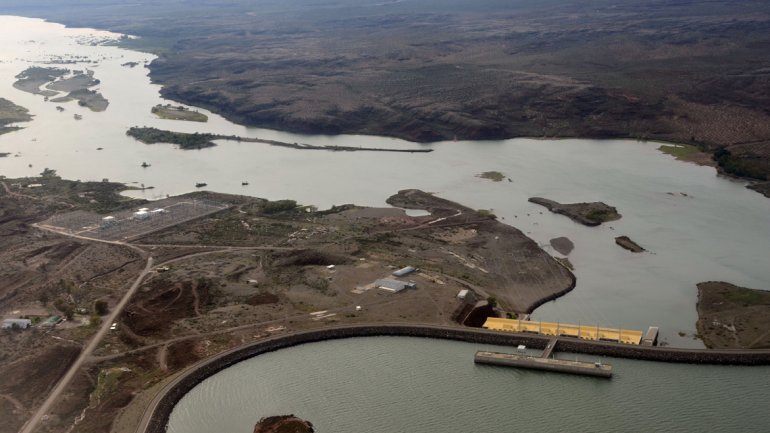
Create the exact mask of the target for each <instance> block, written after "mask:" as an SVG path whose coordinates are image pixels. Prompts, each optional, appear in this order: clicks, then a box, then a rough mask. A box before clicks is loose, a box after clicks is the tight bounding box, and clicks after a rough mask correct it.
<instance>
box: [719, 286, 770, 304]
mask: <svg viewBox="0 0 770 433" xmlns="http://www.w3.org/2000/svg"><path fill="white" fill-rule="evenodd" d="M724 296H725V299H726V300H728V301H730V302H734V303H736V304H743V305H763V304H768V303H770V294H767V293H762V292H760V291H758V290H751V289H745V288H742V287H736V288H735V289H733V290H730V291H728V292H727V293H725V295H724Z"/></svg>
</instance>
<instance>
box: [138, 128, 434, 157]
mask: <svg viewBox="0 0 770 433" xmlns="http://www.w3.org/2000/svg"><path fill="white" fill-rule="evenodd" d="M126 135H129V136H131V137H134V138H136V139H137V140H139V141H141V142H142V143H145V144H155V143H170V144H176V145H179V148H180V149H183V150H190V149H203V148H205V147H212V146H216V143H214V142H213V140H230V141H237V142H239V143H241V142H245V143H265V144H269V145H271V146H280V147H288V148H290V149H298V150H331V151H336V152H340V151H344V152H355V151H370V152H405V153H428V152H433V149H388V148H380V147H353V146H334V145H327V146H317V145H313V144H305V143H286V142H283V141H277V140H266V139H262V138H249V137H238V136H237V135H222V134H209V133H199V132H195V133H192V134H190V133H187V132H174V131H166V130H163V129H158V128H151V127H146V126H145V127H138V126H134V127H131V128H129V130H128V131H126Z"/></svg>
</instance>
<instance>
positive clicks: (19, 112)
mask: <svg viewBox="0 0 770 433" xmlns="http://www.w3.org/2000/svg"><path fill="white" fill-rule="evenodd" d="M30 120H32V116H31V115H30V114H29V110H27V109H26V108H24V107H21V106H19V105H16V104H14V103H13V102H11V101H9V100H7V99H5V98H0V135H1V134H5V133H7V132H11V131H16V130H18V129H19V128H20V127H19V126H13V125H12V124H14V123H17V122H29V121H30Z"/></svg>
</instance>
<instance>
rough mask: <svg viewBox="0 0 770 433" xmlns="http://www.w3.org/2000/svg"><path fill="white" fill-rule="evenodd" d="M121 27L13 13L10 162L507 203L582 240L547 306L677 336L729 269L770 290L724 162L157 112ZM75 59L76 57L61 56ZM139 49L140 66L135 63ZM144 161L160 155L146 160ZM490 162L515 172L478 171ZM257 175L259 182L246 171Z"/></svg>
mask: <svg viewBox="0 0 770 433" xmlns="http://www.w3.org/2000/svg"><path fill="white" fill-rule="evenodd" d="M118 36H119V35H115V34H110V33H106V32H99V31H95V30H92V29H69V28H65V27H64V26H62V25H59V24H55V23H47V22H44V21H42V20H36V19H28V18H19V17H7V16H6V17H0V43H2V46H3V53H2V55H0V61H1V62H0V96H2V97H5V98H6V99H9V100H11V101H13V102H15V103H17V104H19V105H22V106H24V107H26V108H28V109H29V110H30V112H31V113H32V114H34V116H35V117H34V119H33V120H32V121H31V122H28V123H26V124H23V125H21V126H24V129H22V130H20V131H16V132H13V133H10V134H5V135H2V136H0V152H9V153H11V154H12V155H11V156H9V157H6V158H0V174H2V175H5V176H8V177H20V176H31V175H37V174H38V173H40V172H42V171H43V169H44V168H52V169H55V170H57V172H58V173H59V174H60V175H61V176H62V177H65V178H69V179H81V180H102V179H105V178H106V179H110V180H112V181H119V182H125V183H127V184H129V185H132V186H140V185H145V186H153V187H154V189H151V190H145V191H136V190H135V191H129V192H127V194H129V195H131V196H134V197H144V198H148V199H156V198H161V197H165V196H166V195H169V194H170V195H174V194H180V193H185V192H189V191H192V190H195V187H194V185H195V183H196V182H206V183H207V184H208V186H207V189H210V190H213V191H218V192H227V193H236V194H246V195H252V196H258V197H265V198H269V199H283V198H291V199H295V200H297V201H299V202H301V203H303V204H313V205H316V206H319V207H321V208H325V207H328V206H331V205H332V204H342V203H356V204H359V205H369V206H384V205H385V199H386V198H387V197H388V196H389V195H391V194H393V193H395V192H396V191H397V190H399V189H402V188H420V189H423V190H426V191H431V192H435V193H437V194H439V195H440V196H442V197H445V198H448V199H450V200H454V201H457V202H459V203H462V204H464V205H467V206H470V207H473V208H479V209H481V208H484V209H493V211H494V213H495V214H496V215H498V217H499V218H500V219H501V220H502V221H503V222H506V223H509V224H511V225H513V226H515V227H517V228H519V229H521V230H522V231H524V232H525V233H526V234H528V235H529V236H530V237H532V238H533V239H535V240H536V241H537V242H538V243H539V244H541V246H542V247H543V248H544V249H545V250H546V251H548V252H549V253H551V254H554V255H559V254H558V253H556V252H555V251H553V250H552V249H551V247H550V246H549V245H548V241H549V239H551V238H554V237H558V236H567V237H569V238H570V239H572V240H573V242H574V243H575V245H576V247H575V250H574V251H573V252H572V253H571V254H570V255H569V259H570V260H571V261H572V263H573V264H574V265H575V267H576V271H575V274H576V276H577V281H578V283H577V287H576V289H575V290H574V291H572V292H571V293H570V294H568V295H567V296H565V297H563V298H561V299H558V300H556V301H554V302H551V303H548V304H546V305H544V306H543V307H541V308H539V309H538V310H537V311H536V312H535V314H534V317H535V318H536V319H542V320H549V321H561V322H580V323H583V324H589V323H590V324H597V325H602V326H615V327H623V328H636V329H640V330H644V329H646V327H647V326H650V325H656V326H660V327H661V338H662V340H663V341H664V342H667V343H669V344H672V345H677V346H686V347H701V346H702V343H701V342H700V341H699V340H697V339H695V338H694V336H693V335H694V333H695V321H696V319H697V313H696V310H695V303H696V298H697V289H696V287H695V284H696V283H698V282H701V281H707V280H723V281H728V282H731V283H734V284H738V285H743V286H747V287H753V288H760V289H768V288H770V284H769V283H770V271H768V268H767V257H768V252H770V243H768V242H767V240H768V239H770V200H767V199H764V198H762V197H761V196H759V195H758V194H757V193H755V192H752V191H749V190H746V189H745V188H744V186H745V183H743V182H738V181H731V180H728V179H725V178H721V177H718V176H716V172H715V170H714V169H713V168H709V167H701V166H696V165H693V164H687V163H683V162H679V161H676V160H675V159H673V158H672V157H670V156H668V155H664V154H662V153H660V152H659V151H657V150H656V148H657V147H658V144H656V143H642V142H636V141H630V140H579V139H568V140H536V139H512V140H502V141H488V142H471V141H461V142H446V143H434V144H430V145H420V144H415V143H409V142H405V141H402V140H397V139H392V138H386V137H370V136H354V135H341V136H318V135H315V136H307V135H297V134H290V133H285V132H280V131H271V130H264V129H257V128H247V127H244V126H242V125H237V124H234V123H231V122H228V121H227V120H225V119H223V118H222V117H220V116H218V115H215V114H213V113H210V112H208V111H206V110H202V109H201V110H200V111H201V112H203V113H205V114H207V115H208V116H209V122H208V123H205V124H202V123H197V122H182V121H174V120H164V119H158V118H156V117H155V116H154V115H152V114H151V113H150V109H151V107H153V106H154V105H156V104H159V103H174V102H173V101H167V100H164V99H162V98H161V97H160V95H159V89H160V87H159V86H158V85H155V84H152V83H151V82H150V79H149V78H148V76H147V73H148V71H147V69H146V68H145V67H144V66H143V65H144V64H145V63H147V62H149V61H151V60H152V59H153V58H154V57H153V56H152V55H150V54H147V53H140V52H134V51H129V50H124V49H121V48H118V47H116V46H109V45H104V44H102V42H104V41H108V40H114V39H116V38H117V37H118ZM75 56H78V57H75ZM60 58H65V59H70V60H74V61H75V62H76V63H74V64H66V65H57V64H53V65H52V64H48V63H46V62H50V61H52V60H57V59H60ZM129 62H137V63H139V66H136V67H134V68H131V67H128V66H122V65H124V64H126V63H129ZM35 65H37V66H57V67H68V68H70V69H75V68H80V69H82V68H88V69H90V70H93V71H94V74H95V78H97V79H99V80H101V84H100V85H99V90H100V91H101V93H102V94H104V96H105V97H106V98H107V99H108V100H109V101H110V105H109V107H108V108H107V110H106V111H104V112H100V113H95V112H90V111H89V110H88V109H86V108H83V107H79V106H78V105H77V104H76V103H74V102H69V103H64V104H56V103H52V102H46V101H44V100H43V97H42V96H39V95H32V94H29V93H25V92H22V91H20V90H17V89H15V88H13V87H12V84H13V82H14V81H15V78H14V77H15V75H17V74H19V73H20V72H21V71H23V70H25V69H26V68H27V67H29V66H35ZM57 105H61V106H62V107H63V108H64V109H65V111H61V112H60V111H59V110H57V109H56V106H57ZM74 114H80V115H82V116H83V118H82V120H75V119H74V117H73V115H74ZM131 126H154V127H158V128H162V129H170V130H176V131H183V132H212V133H218V134H226V135H239V136H244V137H260V138H267V139H274V140H280V141H284V142H306V143H310V144H317V145H323V144H335V145H345V146H365V147H366V146H369V147H394V148H413V147H427V148H432V149H434V152H431V153H422V154H408V153H382V152H329V151H309V150H294V149H287V148H281V147H274V146H269V145H265V144H258V143H235V142H220V144H219V146H216V147H213V148H208V149H203V150H194V151H182V150H179V149H177V148H175V147H174V146H172V145H164V144H156V145H145V144H142V143H140V142H138V141H135V140H134V139H132V138H130V137H128V136H126V135H125V132H126V130H127V129H128V128H129V127H131ZM98 148H101V149H102V150H97V149H98ZM143 162H147V163H148V164H150V167H147V168H142V167H140V165H141V164H142V163H143ZM490 170H496V171H500V172H502V173H503V174H505V175H506V176H508V178H509V179H510V181H508V180H507V179H506V180H504V181H502V182H492V181H490V180H487V179H481V178H479V177H477V175H478V174H479V173H482V172H485V171H490ZM244 181H247V182H248V183H249V185H246V186H244V185H242V182H244ZM531 196H543V197H546V198H550V199H554V200H557V201H561V202H577V201H604V202H606V203H608V204H610V205H613V206H616V207H617V208H618V210H619V211H620V213H621V214H622V215H623V218H622V219H621V220H619V221H614V222H612V223H609V224H606V225H603V226H601V227H596V228H589V227H584V226H581V225H578V224H575V223H573V222H572V221H570V220H569V219H567V218H566V217H563V216H559V215H553V214H550V213H549V212H548V211H546V210H545V209H544V208H542V207H540V206H537V205H534V204H532V203H528V202H527V198H528V197H531ZM619 235H628V236H630V237H631V238H632V239H633V240H635V241H637V242H638V243H639V244H641V245H642V246H643V247H645V248H647V249H648V250H649V251H650V252H649V253H644V254H632V253H630V252H628V251H626V250H623V249H621V248H620V247H618V246H616V245H615V243H614V237H615V236H619Z"/></svg>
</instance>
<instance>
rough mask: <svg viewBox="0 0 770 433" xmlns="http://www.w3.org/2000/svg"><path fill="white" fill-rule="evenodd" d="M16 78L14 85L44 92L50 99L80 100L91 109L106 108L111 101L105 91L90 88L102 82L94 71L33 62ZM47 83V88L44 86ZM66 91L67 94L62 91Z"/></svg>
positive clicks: (39, 93) (38, 92)
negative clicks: (46, 66)
mask: <svg viewBox="0 0 770 433" xmlns="http://www.w3.org/2000/svg"><path fill="white" fill-rule="evenodd" d="M70 74H71V75H70ZM16 78H17V80H16V82H14V83H13V87H15V88H17V89H19V90H22V91H24V92H27V93H32V94H34V95H42V96H44V97H45V98H46V100H50V102H55V103H63V102H69V101H73V100H77V101H78V105H80V106H81V107H87V108H89V109H90V110H91V111H104V110H106V109H107V106H108V105H109V101H108V100H107V99H106V98H105V97H104V96H102V94H101V93H99V92H97V91H96V90H91V89H90V88H91V87H94V86H96V85H98V84H100V83H101V82H100V81H99V80H98V79H96V78H94V72H93V71H89V70H86V71H82V70H73V71H70V70H68V69H61V68H41V67H36V66H33V67H30V68H27V69H25V70H24V71H23V72H21V73H20V74H18V75H16ZM43 85H45V88H43V89H41V86H43ZM62 93H66V94H65V95H61V94H62ZM60 95H61V96H60Z"/></svg>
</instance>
